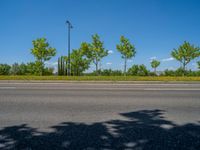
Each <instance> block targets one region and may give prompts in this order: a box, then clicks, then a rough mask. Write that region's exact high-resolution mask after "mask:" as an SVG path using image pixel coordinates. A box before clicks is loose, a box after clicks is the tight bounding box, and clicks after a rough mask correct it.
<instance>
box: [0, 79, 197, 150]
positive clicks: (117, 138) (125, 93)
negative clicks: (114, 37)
mask: <svg viewBox="0 0 200 150" xmlns="http://www.w3.org/2000/svg"><path fill="white" fill-rule="evenodd" d="M0 149H3V150H7V149H20V150H21V149H28V150H29V149H41V150H44V149H77V150H80V149H85V150H93V149H113V150H114V149H137V150H151V149H156V150H158V149H159V150H170V149H181V150H184V149H188V150H198V149H200V84H159V83H155V84H144V83H143V84H109V83H107V84H106V83H97V84H93V83H14V82H13V83H3V82H1V83H0Z"/></svg>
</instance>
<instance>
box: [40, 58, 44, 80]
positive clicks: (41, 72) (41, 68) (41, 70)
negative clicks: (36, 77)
mask: <svg viewBox="0 0 200 150" xmlns="http://www.w3.org/2000/svg"><path fill="white" fill-rule="evenodd" d="M40 63H41V64H40V76H43V61H42V60H41V61H40Z"/></svg>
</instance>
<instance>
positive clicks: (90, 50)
mask: <svg viewBox="0 0 200 150" xmlns="http://www.w3.org/2000/svg"><path fill="white" fill-rule="evenodd" d="M80 49H81V50H82V51H83V54H84V55H85V56H86V57H87V58H88V59H89V60H91V61H92V62H93V63H94V65H95V66H96V72H97V73H98V70H99V68H98V67H99V62H100V61H101V59H102V58H103V57H105V56H107V55H108V50H106V49H105V48H104V43H103V42H102V41H101V40H100V37H99V35H98V34H95V35H92V43H86V42H83V43H82V44H81V48H80Z"/></svg>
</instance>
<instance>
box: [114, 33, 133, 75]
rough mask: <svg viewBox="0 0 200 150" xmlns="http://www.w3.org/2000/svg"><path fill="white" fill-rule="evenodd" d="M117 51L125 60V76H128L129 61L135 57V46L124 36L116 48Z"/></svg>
mask: <svg viewBox="0 0 200 150" xmlns="http://www.w3.org/2000/svg"><path fill="white" fill-rule="evenodd" d="M116 48H117V50H118V51H119V52H120V53H121V55H122V58H123V59H124V75H126V67H127V60H128V59H131V58H132V57H135V54H136V50H135V46H134V45H133V44H131V43H130V41H129V40H128V39H127V38H125V37H124V36H121V37H120V44H118V45H117V46H116Z"/></svg>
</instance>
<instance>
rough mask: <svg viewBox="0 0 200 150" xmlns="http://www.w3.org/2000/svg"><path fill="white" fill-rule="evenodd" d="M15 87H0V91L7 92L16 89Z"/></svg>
mask: <svg viewBox="0 0 200 150" xmlns="http://www.w3.org/2000/svg"><path fill="white" fill-rule="evenodd" d="M16 88H17V87H0V90H1V89H2V90H4V89H5V90H7V89H16Z"/></svg>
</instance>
